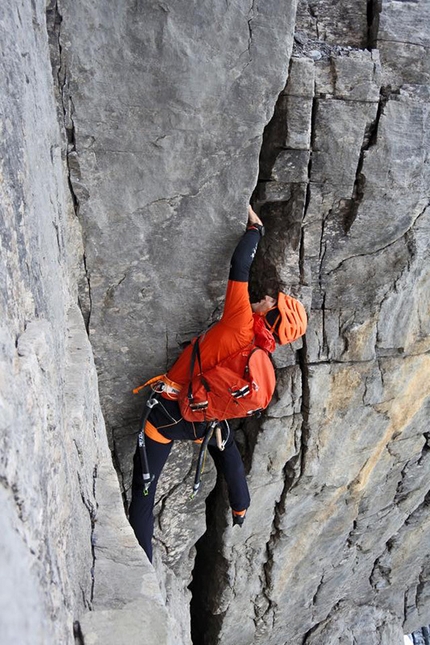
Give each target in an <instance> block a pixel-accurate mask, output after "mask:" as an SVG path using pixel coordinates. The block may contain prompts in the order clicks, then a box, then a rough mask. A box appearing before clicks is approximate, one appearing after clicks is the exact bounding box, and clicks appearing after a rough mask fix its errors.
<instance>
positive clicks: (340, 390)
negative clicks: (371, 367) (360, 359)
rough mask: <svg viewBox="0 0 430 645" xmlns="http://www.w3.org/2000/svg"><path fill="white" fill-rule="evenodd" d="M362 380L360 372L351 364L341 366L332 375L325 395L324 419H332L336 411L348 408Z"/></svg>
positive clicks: (327, 420)
mask: <svg viewBox="0 0 430 645" xmlns="http://www.w3.org/2000/svg"><path fill="white" fill-rule="evenodd" d="M361 382H362V374H361V373H360V372H359V371H358V370H356V369H354V368H353V367H352V366H351V365H346V366H345V367H341V368H340V369H339V371H337V372H335V373H334V374H333V375H332V380H331V383H330V390H329V392H328V396H327V408H326V410H327V411H326V420H325V422H326V423H327V422H329V421H332V419H333V417H334V416H335V414H336V413H337V412H344V411H346V410H348V408H349V407H350V404H351V402H352V400H353V398H354V397H355V396H357V390H358V388H359V386H360V384H361Z"/></svg>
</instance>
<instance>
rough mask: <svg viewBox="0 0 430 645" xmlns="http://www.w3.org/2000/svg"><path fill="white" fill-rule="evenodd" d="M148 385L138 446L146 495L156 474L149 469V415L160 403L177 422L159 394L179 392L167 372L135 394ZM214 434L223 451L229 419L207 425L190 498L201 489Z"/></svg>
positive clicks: (136, 392) (227, 436)
mask: <svg viewBox="0 0 430 645" xmlns="http://www.w3.org/2000/svg"><path fill="white" fill-rule="evenodd" d="M147 385H148V386H150V387H151V390H152V393H151V395H150V397H149V399H148V400H147V401H146V403H145V406H144V408H143V412H142V417H141V420H140V426H139V434H138V446H139V454H140V462H141V466H142V478H143V494H144V496H145V497H146V496H147V495H148V493H149V487H150V486H151V483H152V482H153V480H154V475H151V473H150V470H149V463H148V455H147V452H146V443H145V424H146V422H147V421H148V417H149V415H150V413H151V410H152V409H153V408H154V407H155V406H156V405H160V406H161V408H162V409H163V411H164V412H165V414H166V415H167V416H168V417H169V418H170V419H171V420H172V421H173V422H176V420H175V419H173V418H172V417H171V415H170V414H169V413H168V412H167V410H166V409H165V407H164V406H163V404H162V403H161V401H160V400H159V398H158V396H159V395H160V394H163V395H167V397H168V398H174V399H176V398H177V394H178V392H179V390H178V389H177V387H175V385H176V384H175V383H174V382H173V381H170V380H169V379H168V378H167V376H166V375H165V374H162V375H160V376H155V377H154V378H152V379H150V380H149V381H146V383H144V384H143V385H140V386H139V387H137V388H135V389H134V390H133V394H138V393H139V392H140V391H141V390H143V388H145V387H146V386H147ZM223 425H224V427H225V429H226V438H225V439H224V438H223V432H222V427H223ZM214 434H215V440H216V445H217V448H218V449H219V450H220V451H223V450H224V449H225V446H226V444H227V442H228V440H229V437H230V426H229V424H228V421H226V420H225V421H222V422H220V421H216V420H214V421H210V422H208V423H207V425H206V433H205V435H204V439H203V441H202V443H201V445H200V451H199V456H198V460H197V467H196V474H195V477H194V484H193V491H192V493H191V495H190V499H194V497H195V496H196V495H197V493H198V491H199V488H200V483H201V476H202V473H203V469H204V464H205V460H206V454H207V447H208V444H209V441H210V440H211V438H212V436H213V435H214Z"/></svg>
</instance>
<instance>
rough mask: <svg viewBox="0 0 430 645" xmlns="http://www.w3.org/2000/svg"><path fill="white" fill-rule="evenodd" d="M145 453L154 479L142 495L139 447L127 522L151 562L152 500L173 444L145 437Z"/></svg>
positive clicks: (135, 454)
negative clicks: (128, 521)
mask: <svg viewBox="0 0 430 645" xmlns="http://www.w3.org/2000/svg"><path fill="white" fill-rule="evenodd" d="M145 444H146V453H147V455H148V463H149V471H150V473H151V475H153V477H154V479H153V481H152V483H151V485H150V487H149V490H148V494H147V495H144V494H143V479H142V465H141V461H140V453H139V446H137V448H136V452H135V453H134V469H133V483H132V497H131V504H130V509H129V520H130V524H131V526H132V527H133V530H134V532H135V534H136V537H137V539H138V542H139V544H140V546H141V547H142V549H143V550H144V551H145V553H146V555H147V556H148V558H149V561H150V562H152V535H153V532H154V515H153V510H154V499H155V491H156V488H157V482H158V478H159V477H160V474H161V471H162V470H163V467H164V464H165V463H166V460H167V457H168V456H169V453H170V450H171V448H172V445H173V442H172V441H170V442H169V443H159V442H158V441H154V440H153V439H151V438H150V437H148V436H145Z"/></svg>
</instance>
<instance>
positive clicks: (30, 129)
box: [0, 0, 178, 645]
mask: <svg viewBox="0 0 430 645" xmlns="http://www.w3.org/2000/svg"><path fill="white" fill-rule="evenodd" d="M0 17H1V20H0V28H1V51H2V56H1V59H0V78H1V81H2V90H3V91H2V93H1V95H0V132H1V138H0V146H1V161H0V194H1V222H0V233H1V254H0V272H1V287H0V311H1V316H0V338H1V342H0V365H1V372H0V383H1V402H0V499H1V515H2V521H1V531H0V563H1V572H2V573H1V585H0V640H1V642H2V643H19V645H26V644H28V645H35V644H36V643H38V644H43V645H50V644H52V645H54V644H55V645H57V644H58V643H61V644H64V645H66V644H71V643H74V642H77V643H82V642H83V641H82V630H84V631H85V634H86V643H87V644H88V643H89V642H91V639H92V638H94V637H96V638H101V639H102V640H103V642H105V643H106V642H112V643H113V642H116V643H120V642H122V638H123V635H124V634H128V637H129V638H131V639H132V641H133V642H135V643H138V642H142V641H141V640H139V639H141V630H142V626H144V627H145V628H146V629H147V630H148V631H150V632H151V633H152V634H153V638H154V641H153V642H155V641H157V642H159V643H166V644H167V643H173V642H175V641H176V642H177V640H178V637H177V636H176V632H175V627H174V625H171V624H170V623H169V618H168V614H167V611H166V608H165V606H164V603H163V600H162V597H161V594H160V591H159V588H158V583H157V581H156V578H155V575H154V572H153V570H152V568H151V567H150V565H149V563H148V562H147V560H146V558H145V557H144V556H143V554H142V551H141V549H140V548H139V547H138V546H137V545H136V541H135V539H134V535H133V532H132V531H131V529H130V527H129V526H128V523H127V521H126V518H125V516H124V512H123V505H122V500H121V495H120V491H119V487H118V480H117V477H116V474H115V471H114V468H113V465H112V459H111V454H110V451H109V448H108V442H107V437H106V430H105V425H104V421H103V416H102V412H101V409H100V403H99V396H98V385H97V376H96V371H95V367H94V360H93V355H92V350H91V346H90V343H89V340H88V335H87V332H86V329H85V325H84V320H83V317H82V314H81V311H80V309H79V307H78V287H77V285H78V283H79V282H81V278H82V271H83V269H82V255H83V246H82V233H81V227H80V224H79V220H78V218H77V216H76V212H75V208H74V204H73V200H72V198H71V195H70V191H69V181H68V170H67V163H65V160H66V148H65V142H64V137H63V136H62V135H61V132H60V128H59V125H58V123H59V122H58V120H57V108H56V103H55V89H54V83H53V76H52V70H51V62H50V54H49V47H48V33H47V23H46V14H45V3H44V2H30V1H28V2H27V0H23V1H22V2H19V1H16V2H12V3H8V6H7V7H2V8H1V9H0ZM60 115H61V117H62V113H61V111H60ZM60 123H63V121H62V118H61V119H60ZM136 616H139V620H138V624H137V625H136ZM142 616H143V618H142ZM134 636H136V637H135V638H134ZM75 639H76V640H75ZM109 639H111V640H109ZM92 642H96V641H94V640H93V641H92Z"/></svg>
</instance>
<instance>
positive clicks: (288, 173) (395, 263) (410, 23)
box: [0, 0, 430, 645]
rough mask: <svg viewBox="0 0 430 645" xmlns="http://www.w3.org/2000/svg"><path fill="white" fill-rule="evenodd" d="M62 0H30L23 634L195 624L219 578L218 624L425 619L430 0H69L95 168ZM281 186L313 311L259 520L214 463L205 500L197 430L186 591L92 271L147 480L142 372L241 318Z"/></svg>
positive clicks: (167, 633)
mask: <svg viewBox="0 0 430 645" xmlns="http://www.w3.org/2000/svg"><path fill="white" fill-rule="evenodd" d="M44 9H45V7H44V5H43V3H42V2H37V3H30V2H29V1H27V0H22V1H21V2H19V1H18V0H15V2H14V3H13V10H12V11H10V10H8V12H7V13H6V11H5V10H3V11H2V22H1V25H2V29H3V30H4V31H2V45H3V54H4V56H3V58H2V65H4V67H2V68H1V73H2V77H3V78H4V79H5V85H6V87H7V89H8V95H7V98H6V95H2V97H1V99H0V101H1V128H2V134H3V143H2V145H3V147H4V151H2V152H3V154H2V159H3V163H2V166H1V168H2V176H3V178H2V183H1V190H2V204H3V209H4V218H3V222H2V254H1V262H2V265H1V266H2V274H4V276H5V280H4V281H3V284H4V285H6V287H5V289H4V288H2V291H1V307H2V318H1V320H2V326H1V338H2V342H1V344H0V346H1V354H0V356H1V361H2V372H1V378H2V409H1V419H2V435H1V440H2V450H1V482H2V486H1V487H0V495H1V497H2V510H3V511H4V512H3V516H4V518H6V519H7V521H6V523H5V526H6V528H5V530H4V531H3V532H2V535H1V536H0V540H1V548H2V551H1V554H2V563H3V561H4V567H3V564H2V570H4V571H5V572H6V573H5V576H4V580H5V582H4V584H3V585H2V589H1V591H0V602H1V608H2V618H3V617H5V618H6V619H7V620H5V621H4V633H5V635H6V636H5V638H4V640H5V642H13V640H14V637H15V634H18V635H19V638H20V641H22V642H23V643H27V642H28V643H34V642H43V643H51V642H52V643H56V642H64V643H69V642H72V640H73V638H72V628H71V625H72V621H73V620H79V621H80V624H81V628H82V631H83V634H84V637H85V643H86V645H88V644H89V643H103V644H104V645H108V644H109V643H110V642H111V643H121V642H122V641H121V639H122V638H124V639H126V640H124V642H128V643H129V642H133V643H136V644H137V645H138V643H139V642H142V643H143V642H145V643H146V644H148V645H149V643H152V642H157V643H159V644H160V645H161V644H163V643H169V642H170V643H172V645H181V644H182V643H183V644H188V643H190V642H191V637H190V625H189V611H188V609H189V602H190V598H191V597H192V601H191V613H192V640H193V642H194V643H195V644H196V645H197V644H200V643H205V644H206V645H212V644H215V643H220V644H223V645H230V644H231V643H235V645H251V643H253V644H257V643H260V644H262V643H264V644H265V645H272V644H273V645H281V644H282V645H284V644H287V643H288V644H290V643H293V642H297V641H298V642H302V643H303V645H311V644H312V645H313V644H316V643H321V644H323V645H331V644H332V643H334V642H338V641H340V640H342V642H345V643H351V645H353V644H354V645H355V644H359V645H377V644H379V645H382V644H383V645H388V644H390V645H391V644H392V645H396V644H397V643H398V644H399V645H400V644H401V642H402V637H401V634H402V632H403V631H404V632H411V631H413V630H414V629H416V628H417V627H420V626H421V625H424V624H428V622H429V620H430V617H429V613H430V598H429V589H430V584H429V571H430V570H429V548H428V544H429V538H430V512H429V509H430V507H429V483H428V482H429V470H430V451H429V447H430V445H429V434H428V422H427V419H428V414H429V394H430V383H429V378H428V375H429V371H430V365H429V363H430V358H429V356H430V353H429V349H430V347H429V345H430V334H429V331H430V330H429V326H430V323H429V320H430V316H429V313H430V312H429V301H430V288H429V286H430V285H429V270H428V266H429V245H428V240H429V227H430V222H429V215H430V209H429V192H430V191H429V186H430V181H429V162H428V150H429V147H430V145H429V144H430V142H429V132H430V128H429V104H430V102H429V98H430V90H429V85H428V83H429V79H428V73H429V72H428V70H429V65H428V51H429V42H428V39H429V37H430V36H429V31H428V29H429V27H428V24H429V21H428V19H427V17H428V11H429V5H428V2H425V1H424V0H419V1H417V2H388V1H385V0H383V1H382V2H381V3H377V2H369V3H364V2H363V3H361V4H357V3H355V2H354V3H353V2H348V1H346V0H340V1H339V2H324V1H323V0H321V1H318V2H312V3H311V2H306V1H305V0H303V1H302V2H300V4H299V7H298V11H297V16H296V15H295V3H294V2H290V1H289V0H288V1H287V0H285V2H275V1H273V2H272V1H269V2H264V3H260V4H257V3H253V2H249V3H248V4H247V5H246V6H245V5H244V4H243V3H239V2H224V1H223V2H221V1H211V2H207V3H206V2H202V3H198V6H197V5H196V6H195V7H194V8H193V11H191V9H190V6H189V5H188V4H186V3H185V4H184V3H179V2H178V1H176V0H163V2H161V3H156V2H140V1H137V2H132V1H131V0H122V1H121V2H117V3H107V2H102V3H92V4H91V3H89V2H86V1H84V0H79V1H78V2H71V1H70V0H62V1H61V2H51V3H49V5H48V14H47V15H48V31H49V34H50V42H51V60H52V62H53V70H54V76H55V78H56V80H57V81H58V83H57V101H58V113H59V116H60V121H61V123H62V124H63V126H64V128H65V135H67V156H66V155H64V157H65V158H64V162H65V166H66V168H67V173H68V177H66V178H65V176H64V168H63V163H62V155H61V153H62V150H63V149H64V145H63V144H62V141H61V138H60V135H59V132H58V127H57V124H56V119H55V108H54V100H53V95H54V88H53V84H52V80H51V76H50V70H49V69H48V67H49V63H48V45H47V33H46V31H47V27H46V24H45V16H44V14H43V11H44ZM294 28H295V29H296V32H295V40H294V49H293V52H292V57H291V50H292V44H293V32H294ZM366 47H368V48H369V49H365V48H366ZM279 92H281V94H280V95H279V99H278V102H277V104H276V109H275V113H274V116H273V119H271V116H272V113H273V109H274V106H275V102H276V97H277V96H278V94H279ZM270 119H271V120H270ZM269 120H270V123H269V125H268V126H267V128H266V130H265V134H264V140H263V149H262V152H261V155H260V176H259V181H258V184H257V186H255V184H256V181H257V173H258V156H259V152H260V147H261V139H262V132H263V127H264V126H265V125H266V123H267V122H268V121H269ZM68 180H70V184H69V186H70V188H71V191H72V194H71V196H70V195H69V194H68V188H69V186H68V185H67V182H68ZM254 188H256V190H255V193H254V197H255V201H256V203H257V204H258V206H259V207H260V209H261V213H262V216H263V218H264V220H265V223H266V229H267V236H266V238H265V240H264V242H263V243H262V244H261V248H260V252H259V255H258V258H257V259H256V262H255V266H254V272H253V285H252V290H253V292H254V293H255V294H261V292H265V291H266V290H269V289H276V288H277V287H278V286H281V287H283V288H286V289H288V291H290V292H292V293H293V294H296V295H299V296H300V297H301V298H302V299H303V301H304V302H305V304H306V306H307V308H308V310H309V311H310V313H311V316H310V326H309V331H308V333H307V336H306V340H305V341H304V342H303V343H301V342H299V343H296V344H295V345H294V347H286V348H282V349H280V350H278V351H277V352H276V353H275V356H274V360H275V364H276V367H277V370H278V388H277V395H276V399H275V401H274V402H273V404H272V406H271V408H270V409H269V411H268V413H267V415H266V417H265V418H264V419H263V420H262V421H261V422H258V421H253V422H249V423H248V424H247V425H246V426H245V425H243V426H241V427H238V429H237V438H238V440H239V442H240V445H241V448H242V450H243V454H244V459H245V463H246V466H247V469H248V471H249V483H250V488H251V494H252V499H253V501H252V506H251V508H250V511H249V513H248V516H247V520H246V523H245V525H244V527H243V529H242V530H239V529H234V530H233V529H232V528H231V526H230V524H229V519H228V509H227V507H226V501H225V488H224V485H223V482H222V481H218V482H217V485H216V487H215V490H214V491H213V493H212V494H211V495H209V497H208V499H207V504H206V516H207V517H206V521H205V517H204V514H205V499H206V497H207V495H208V492H209V490H210V489H211V488H212V486H213V484H214V481H215V473H214V471H213V468H212V467H210V466H209V468H208V472H207V473H206V475H205V479H204V489H203V490H202V493H200V496H199V497H198V498H197V500H195V501H194V502H190V501H189V500H188V499H187V498H188V492H189V489H190V485H189V482H190V480H191V477H192V473H193V461H192V455H193V451H194V448H193V446H188V445H178V446H176V447H175V450H174V453H173V454H172V458H171V459H169V466H168V468H166V469H165V472H164V479H163V481H162V482H160V490H159V501H158V504H157V509H156V512H157V527H156V562H155V564H156V569H157V573H158V576H159V581H160V583H161V586H162V589H161V593H160V591H159V589H158V585H157V583H156V581H155V578H154V575H153V570H152V568H151V567H150V566H149V565H148V563H147V561H146V559H145V558H144V556H143V555H142V553H141V551H140V549H139V548H138V547H137V546H136V542H135V540H134V537H133V535H132V533H131V531H130V528H129V527H128V525H127V524H126V520H125V516H124V514H123V512H122V507H121V500H120V494H119V490H118V487H117V483H116V480H115V475H114V473H113V470H112V467H111V464H110V457H109V452H108V449H107V442H106V437H105V435H104V424H103V420H102V418H101V413H100V409H99V405H98V397H97V392H96V388H97V384H96V380H95V373H94V369H93V364H92V357H91V353H90V350H89V345H88V339H87V336H86V334H85V330H84V327H83V322H82V318H81V316H80V313H79V311H78V309H77V306H76V304H75V303H76V300H77V294H76V285H77V284H78V283H79V285H80V289H79V303H80V306H81V310H82V312H83V314H84V318H85V322H86V326H87V329H88V331H89V334H90V340H91V343H92V347H93V349H94V352H95V358H96V364H97V369H98V374H99V379H100V391H101V397H102V405H103V411H104V413H105V417H106V421H107V425H108V436H109V440H110V443H111V447H112V448H113V449H114V456H115V459H116V462H117V465H118V466H119V468H120V479H121V485H122V487H123V492H124V494H126V493H127V490H128V487H129V481H130V474H131V473H130V468H131V455H132V453H133V451H134V441H135V433H136V429H137V419H138V413H139V409H138V408H139V406H140V405H141V402H138V401H135V400H133V399H132V397H131V395H130V394H129V393H130V391H131V389H132V387H133V386H135V385H137V384H139V383H140V382H142V381H143V380H144V379H145V378H147V377H149V376H152V375H153V374H154V373H158V372H161V371H164V369H165V368H166V366H167V365H169V364H170V363H171V362H172V361H173V360H174V358H175V357H176V356H177V354H178V353H179V351H180V348H181V344H182V343H183V342H184V341H186V340H187V339H189V338H190V336H191V335H192V334H194V333H195V332H197V331H199V330H200V329H201V328H202V327H204V326H205V325H207V324H208V323H210V322H211V321H212V320H213V319H214V318H215V317H216V315H217V313H218V312H219V306H220V304H221V302H222V298H223V292H224V286H225V278H226V273H227V269H228V261H229V257H230V253H231V250H232V248H233V246H234V244H235V242H236V240H237V238H238V236H239V235H240V231H241V224H240V223H241V222H243V220H244V213H245V206H246V203H247V201H248V199H249V196H250V194H251V193H252V191H253V190H254ZM72 201H73V204H72ZM75 213H76V214H78V215H79V218H76V217H75ZM78 221H79V223H80V224H81V226H82V231H83V237H84V267H83V268H81V267H80V255H81V254H82V253H83V251H82V248H81V238H80V235H81V233H80V228H79V226H78ZM11 373H12V374H13V379H10V378H9V376H10V374H11ZM29 428H31V430H32V431H31V433H30V434H29V432H28V429H29ZM206 525H207V530H206V533H205V534H204V536H203V537H201V539H200V540H199V538H200V536H202V535H203V533H204V532H205V529H206ZM190 583H191V585H190ZM189 585H190V590H189V589H188V586H189ZM12 590H16V591H17V593H16V594H13V593H12ZM24 595H25V597H26V606H27V609H28V612H27V614H26V621H25V622H24V623H22V622H21V621H20V616H21V613H20V610H21V598H22V597H23V596H24ZM166 607H167V611H166ZM86 609H91V611H87V612H85V610H86ZM2 628H3V626H2ZM2 636H3V633H2ZM139 639H141V641H139ZM15 640H16V639H15Z"/></svg>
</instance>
